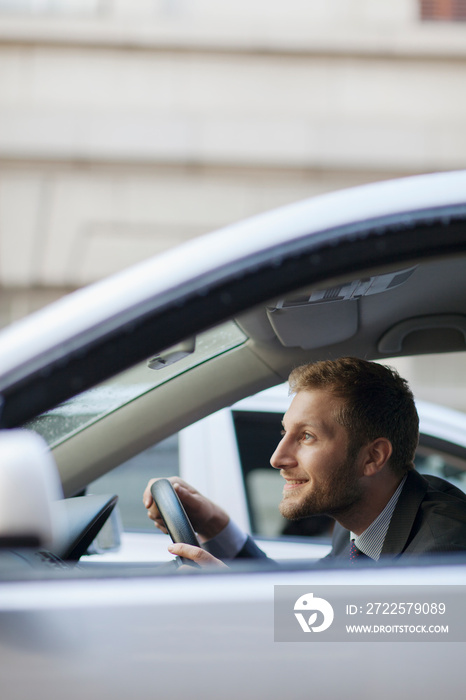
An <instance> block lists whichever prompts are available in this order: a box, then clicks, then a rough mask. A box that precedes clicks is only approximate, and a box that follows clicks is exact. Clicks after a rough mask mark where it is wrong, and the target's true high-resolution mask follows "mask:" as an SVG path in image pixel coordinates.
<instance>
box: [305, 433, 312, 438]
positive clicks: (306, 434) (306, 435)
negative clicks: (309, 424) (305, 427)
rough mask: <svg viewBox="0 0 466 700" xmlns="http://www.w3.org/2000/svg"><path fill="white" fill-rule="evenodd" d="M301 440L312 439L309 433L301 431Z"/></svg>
mask: <svg viewBox="0 0 466 700" xmlns="http://www.w3.org/2000/svg"><path fill="white" fill-rule="evenodd" d="M303 440H312V435H311V433H303Z"/></svg>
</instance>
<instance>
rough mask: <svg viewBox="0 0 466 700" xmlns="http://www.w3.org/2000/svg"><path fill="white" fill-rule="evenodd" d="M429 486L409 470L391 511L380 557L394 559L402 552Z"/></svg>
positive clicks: (417, 474)
mask: <svg viewBox="0 0 466 700" xmlns="http://www.w3.org/2000/svg"><path fill="white" fill-rule="evenodd" d="M428 488H429V484H428V482H427V481H426V479H424V477H422V476H421V475H420V474H419V473H418V472H416V471H414V470H410V471H409V472H408V475H407V479H406V481H405V485H404V486H403V490H402V492H401V493H400V497H399V498H398V502H397V504H396V506H395V510H394V511H393V515H392V519H391V521H390V525H389V527H388V532H387V535H386V537H385V541H384V544H383V547H382V556H390V557H396V556H398V555H399V554H401V552H403V551H404V549H405V547H406V544H407V541H408V538H409V535H410V533H411V530H412V528H413V524H414V519H415V518H416V515H417V512H418V510H419V506H420V505H421V503H422V499H423V498H424V495H425V493H426V491H427V489H428Z"/></svg>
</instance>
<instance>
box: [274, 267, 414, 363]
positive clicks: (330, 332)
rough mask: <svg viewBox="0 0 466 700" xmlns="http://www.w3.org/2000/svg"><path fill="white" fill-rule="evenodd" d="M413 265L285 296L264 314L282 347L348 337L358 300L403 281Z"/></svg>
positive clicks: (354, 328) (356, 319)
mask: <svg viewBox="0 0 466 700" xmlns="http://www.w3.org/2000/svg"><path fill="white" fill-rule="evenodd" d="M415 269H416V266H414V267H410V268H407V269H404V270H398V271H395V272H390V273H387V274H383V275H375V276H373V277H366V278H363V279H359V280H353V281H351V282H346V283H344V284H342V285H340V286H337V287H331V288H328V289H321V290H316V291H312V292H311V293H310V294H307V295H300V296H295V297H288V298H286V299H282V300H279V301H278V302H276V303H275V304H274V305H273V306H269V307H267V317H268V319H269V322H270V324H271V326H272V328H273V330H274V331H275V334H276V336H277V337H278V339H279V340H280V342H281V343H282V345H284V346H285V347H299V348H302V349H304V350H310V349H313V348H319V347H323V346H324V345H332V344H334V343H339V342H341V341H343V340H348V339H349V338H352V337H353V336H354V335H355V334H356V333H357V331H358V327H359V300H360V299H361V298H362V297H367V296H371V295H374V294H381V293H383V292H387V291H389V290H391V289H394V288H396V287H399V286H400V285H402V284H404V283H405V282H406V281H407V280H408V279H409V278H410V277H411V275H412V274H413V272H414V270H415Z"/></svg>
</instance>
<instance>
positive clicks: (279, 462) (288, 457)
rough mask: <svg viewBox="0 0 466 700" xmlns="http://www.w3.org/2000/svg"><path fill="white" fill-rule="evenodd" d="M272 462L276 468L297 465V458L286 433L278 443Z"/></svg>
mask: <svg viewBox="0 0 466 700" xmlns="http://www.w3.org/2000/svg"><path fill="white" fill-rule="evenodd" d="M270 464H271V466H272V467H273V468H274V469H286V468H287V467H294V466H296V459H295V457H294V455H293V454H292V451H291V449H290V446H289V444H288V440H287V436H286V435H285V436H284V437H283V438H282V439H281V440H280V442H279V443H278V445H277V448H276V450H275V452H274V453H273V455H272V456H271V458H270Z"/></svg>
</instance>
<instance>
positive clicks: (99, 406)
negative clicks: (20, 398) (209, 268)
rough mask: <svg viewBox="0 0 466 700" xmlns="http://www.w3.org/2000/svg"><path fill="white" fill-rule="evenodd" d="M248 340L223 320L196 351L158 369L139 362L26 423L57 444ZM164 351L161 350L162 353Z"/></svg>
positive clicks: (200, 339) (198, 340)
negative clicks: (170, 380)
mask: <svg viewBox="0 0 466 700" xmlns="http://www.w3.org/2000/svg"><path fill="white" fill-rule="evenodd" d="M245 340H246V336H245V335H244V333H242V331H240V329H239V328H238V326H237V325H236V324H235V323H234V322H233V321H229V322H228V323H224V324H221V325H220V326H216V327H215V328H212V329H211V330H209V331H206V332H205V333H201V334H200V335H199V336H197V337H196V340H195V348H194V351H193V352H190V353H189V354H188V355H187V356H185V357H183V359H180V360H178V361H176V362H174V363H173V364H168V363H167V364H166V366H163V367H162V368H161V369H157V370H154V369H150V368H149V366H148V362H149V361H148V362H143V363H140V364H138V365H136V366H135V367H132V368H131V369H129V370H127V371H125V372H121V373H120V374H118V375H116V376H115V377H112V379H110V380H108V381H106V382H103V383H102V384H100V385H99V386H97V387H95V388H93V389H89V390H88V391H85V392H83V393H82V394H78V395H77V396H74V397H73V398H72V399H70V400H69V401H65V402H64V403H62V404H60V405H59V406H56V407H55V408H53V409H52V410H51V411H47V412H46V413H43V414H41V415H40V416H38V417H37V418H35V419H34V420H32V421H29V422H28V423H26V424H25V425H24V427H25V428H27V429H28V430H34V431H35V432H37V433H39V434H40V435H42V437H43V438H44V439H45V440H46V441H47V443H48V444H49V445H50V446H51V447H54V446H56V445H58V444H60V443H61V442H63V441H64V440H66V439H67V438H68V437H70V436H71V435H73V434H75V433H77V432H79V431H80V430H83V429H84V428H85V427H87V426H88V425H91V424H93V423H96V422H97V421H98V420H99V419H100V418H103V417H104V416H106V415H108V414H109V413H111V412H112V411H116V410H118V409H119V408H121V406H124V405H125V404H127V403H129V402H130V401H133V400H134V399H136V398H138V397H139V396H142V395H143V394H145V393H147V392H149V391H152V390H153V389H154V388H155V387H157V386H160V385H161V384H164V383H165V382H167V381H168V380H169V379H172V378H173V377H175V376H177V375H180V374H182V373H183V372H186V371H188V370H189V369H191V368H192V367H195V366H197V365H200V364H202V363H203V362H206V361H207V360H210V359H211V358H213V357H216V356H218V355H221V354H222V353H224V352H227V351H228V350H231V348H233V347H237V346H238V345H241V344H242V343H244V342H245ZM165 354H166V353H161V355H162V356H164V355H165ZM160 364H162V363H159V365H160Z"/></svg>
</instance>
